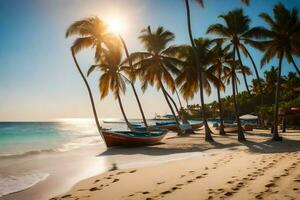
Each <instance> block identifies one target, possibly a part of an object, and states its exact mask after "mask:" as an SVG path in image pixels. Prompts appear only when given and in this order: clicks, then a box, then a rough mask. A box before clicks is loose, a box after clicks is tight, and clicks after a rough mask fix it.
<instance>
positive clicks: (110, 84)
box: [88, 45, 132, 129]
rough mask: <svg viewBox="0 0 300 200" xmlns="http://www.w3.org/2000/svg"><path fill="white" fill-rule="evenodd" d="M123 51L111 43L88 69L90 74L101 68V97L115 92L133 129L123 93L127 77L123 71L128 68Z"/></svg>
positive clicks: (126, 120)
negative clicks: (126, 111) (123, 63)
mask: <svg viewBox="0 0 300 200" xmlns="http://www.w3.org/2000/svg"><path fill="white" fill-rule="evenodd" d="M121 64H122V51H121V48H120V46H119V45H110V46H108V48H107V49H103V50H102V55H101V58H100V60H99V62H98V63H97V64H95V65H92V66H91V67H90V68H89V70H88V76H89V75H90V74H91V73H92V72H93V71H94V70H95V69H99V70H100V71H101V76H100V78H99V91H100V96H101V99H103V98H104V97H106V96H107V95H108V93H109V91H111V92H113V95H114V97H115V98H116V99H117V100H118V102H119V106H120V109H121V112H122V115H123V117H124V120H125V122H126V124H127V126H128V128H129V129H131V128H132V127H131V124H130V123H129V121H128V118H127V116H126V114H125V111H124V108H123V104H122V100H121V97H120V95H121V93H123V94H125V90H126V83H125V82H126V81H128V82H129V80H128V79H127V78H126V76H125V75H124V74H122V72H123V71H124V70H127V68H126V66H125V67H124V66H122V65H121Z"/></svg>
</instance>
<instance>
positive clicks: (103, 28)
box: [66, 17, 114, 138]
mask: <svg viewBox="0 0 300 200" xmlns="http://www.w3.org/2000/svg"><path fill="white" fill-rule="evenodd" d="M107 29H108V27H107V25H106V24H105V23H104V22H103V21H101V20H100V19H99V18H98V17H90V18H86V19H83V20H79V21H76V22H74V23H72V24H71V25H70V26H69V28H68V29H67V32H66V37H71V36H78V38H77V39H76V40H75V41H74V43H73V44H72V46H71V53H72V57H73V60H74V62H75V65H76V67H77V69H78V71H79V74H80V76H81V78H82V79H83V81H84V83H85V85H86V87H87V90H88V94H89V97H90V101H91V104H92V109H93V114H94V118H95V122H96V126H97V129H98V131H99V134H100V135H101V137H102V138H103V135H102V132H101V126H100V123H99V119H98V116H97V111H96V108H95V103H94V99H93V95H92V91H91V88H90V86H89V83H88V81H87V80H86V77H85V75H84V73H83V72H82V70H81V68H80V66H79V64H78V61H77V59H76V56H75V55H76V54H77V53H78V52H79V51H81V50H83V49H85V48H95V60H96V61H98V60H99V59H100V56H101V53H102V49H103V45H108V44H110V43H112V42H113V41H114V37H112V35H111V34H109V33H108V32H107Z"/></svg>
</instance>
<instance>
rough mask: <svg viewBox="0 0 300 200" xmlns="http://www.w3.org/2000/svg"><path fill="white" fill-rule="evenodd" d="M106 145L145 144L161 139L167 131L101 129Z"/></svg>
mask: <svg viewBox="0 0 300 200" xmlns="http://www.w3.org/2000/svg"><path fill="white" fill-rule="evenodd" d="M102 133H103V136H104V139H105V142H106V144H107V147H112V146H120V145H147V144H153V143H156V142H159V141H161V140H162V139H163V138H164V137H165V135H166V134H167V131H162V130H160V131H151V132H136V131H102Z"/></svg>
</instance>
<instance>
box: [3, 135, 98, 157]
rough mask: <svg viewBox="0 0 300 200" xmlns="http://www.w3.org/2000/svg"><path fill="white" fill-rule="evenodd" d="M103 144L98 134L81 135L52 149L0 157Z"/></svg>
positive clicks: (64, 150) (6, 155)
mask: <svg viewBox="0 0 300 200" xmlns="http://www.w3.org/2000/svg"><path fill="white" fill-rule="evenodd" d="M98 143H99V144H103V141H102V140H101V139H99V136H97V135H96V136H95V135H90V136H82V137H78V138H75V139H73V140H71V141H68V142H66V143H63V144H61V145H60V146H59V147H56V148H53V149H41V150H32V151H27V152H23V153H16V154H1V153H0V159H8V158H21V157H27V156H33V155H38V154H43V153H57V152H67V151H71V150H74V149H78V148H81V147H84V146H89V145H94V144H98Z"/></svg>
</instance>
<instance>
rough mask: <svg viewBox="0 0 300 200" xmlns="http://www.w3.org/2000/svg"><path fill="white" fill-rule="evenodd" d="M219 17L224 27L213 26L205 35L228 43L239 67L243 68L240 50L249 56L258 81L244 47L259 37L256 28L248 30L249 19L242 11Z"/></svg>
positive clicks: (236, 10) (245, 79)
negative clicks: (232, 49)
mask: <svg viewBox="0 0 300 200" xmlns="http://www.w3.org/2000/svg"><path fill="white" fill-rule="evenodd" d="M219 17H220V18H222V19H223V20H224V21H225V25H223V24H213V25H211V26H210V27H209V28H208V29H207V33H213V34H217V35H219V36H220V38H217V39H216V40H221V41H227V42H229V46H233V47H234V49H235V51H236V53H237V56H238V61H239V65H240V66H243V62H242V58H241V53H240V50H241V51H242V52H243V53H244V55H245V56H246V57H248V56H249V57H250V60H251V62H252V65H253V68H254V71H255V74H256V78H257V79H258V80H260V77H259V74H258V70H257V67H256V65H255V62H254V60H253V58H252V56H251V54H250V53H249V51H248V49H247V47H246V46H245V42H248V41H250V42H251V41H252V40H251V38H253V37H255V36H258V35H259V31H258V27H254V28H251V29H250V28H249V24H250V19H249V17H248V16H245V15H244V13H243V10H242V9H235V10H232V11H230V12H228V13H227V14H225V15H220V16H219ZM242 75H243V79H244V83H245V86H246V89H247V91H248V94H251V93H250V89H249V86H248V82H247V78H246V74H245V73H242Z"/></svg>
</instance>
